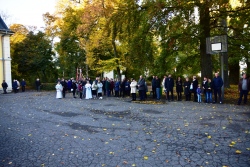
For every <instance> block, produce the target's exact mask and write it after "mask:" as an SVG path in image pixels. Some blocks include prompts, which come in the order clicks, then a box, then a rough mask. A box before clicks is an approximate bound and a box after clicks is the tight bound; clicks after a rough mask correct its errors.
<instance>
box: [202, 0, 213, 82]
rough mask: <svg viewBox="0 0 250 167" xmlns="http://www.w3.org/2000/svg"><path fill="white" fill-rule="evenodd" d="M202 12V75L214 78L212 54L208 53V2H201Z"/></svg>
mask: <svg viewBox="0 0 250 167" xmlns="http://www.w3.org/2000/svg"><path fill="white" fill-rule="evenodd" d="M200 5H201V6H200V8H199V10H200V11H199V12H200V27H201V32H200V33H201V34H200V56H201V62H200V66H201V77H202V78H203V77H204V76H207V77H209V78H212V70H213V68H212V59H211V55H210V54H206V37H209V36H210V25H209V23H210V16H209V5H208V4H207V2H204V3H201V4H200Z"/></svg>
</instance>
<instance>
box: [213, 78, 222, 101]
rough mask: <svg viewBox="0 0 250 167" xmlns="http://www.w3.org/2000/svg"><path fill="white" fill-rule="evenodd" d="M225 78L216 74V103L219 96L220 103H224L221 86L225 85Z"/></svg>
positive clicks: (214, 86)
mask: <svg viewBox="0 0 250 167" xmlns="http://www.w3.org/2000/svg"><path fill="white" fill-rule="evenodd" d="M223 84H224V83H223V80H222V78H221V77H220V76H219V74H218V73H215V74H214V79H213V90H214V103H217V96H219V100H220V104H222V98H221V87H222V86H223Z"/></svg>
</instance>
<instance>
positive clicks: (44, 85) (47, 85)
mask: <svg viewBox="0 0 250 167" xmlns="http://www.w3.org/2000/svg"><path fill="white" fill-rule="evenodd" d="M55 86H56V83H42V86H41V90H45V91H54V90H55Z"/></svg>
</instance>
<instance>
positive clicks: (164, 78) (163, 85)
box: [161, 75, 168, 100]
mask: <svg viewBox="0 0 250 167" xmlns="http://www.w3.org/2000/svg"><path fill="white" fill-rule="evenodd" d="M166 78H167V76H165V75H164V77H163V80H162V83H161V85H162V87H163V91H164V93H165V95H166V100H167V99H168V97H167V90H166V88H165V81H166Z"/></svg>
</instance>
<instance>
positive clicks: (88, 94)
mask: <svg viewBox="0 0 250 167" xmlns="http://www.w3.org/2000/svg"><path fill="white" fill-rule="evenodd" d="M85 89H86V97H85V99H92V90H91V84H90V83H89V81H87V83H86V85H85Z"/></svg>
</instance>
